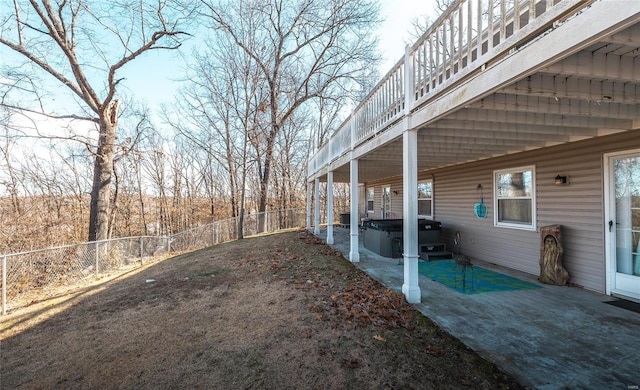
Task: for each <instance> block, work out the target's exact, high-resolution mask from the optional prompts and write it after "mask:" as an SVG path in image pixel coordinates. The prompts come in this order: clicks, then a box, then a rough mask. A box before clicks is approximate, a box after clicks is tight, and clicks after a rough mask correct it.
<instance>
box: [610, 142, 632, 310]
mask: <svg viewBox="0 0 640 390" xmlns="http://www.w3.org/2000/svg"><path fill="white" fill-rule="evenodd" d="M608 165H609V183H608V184H609V189H608V192H609V197H608V200H609V213H608V217H609V218H608V219H609V220H608V222H607V224H608V226H607V228H608V229H607V231H608V234H609V240H608V242H609V248H608V249H609V250H608V253H609V259H608V260H609V261H608V263H609V281H610V284H611V286H610V287H611V289H610V290H611V291H610V292H612V293H616V294H619V295H626V296H629V297H633V298H637V299H640V151H634V152H633V153H628V154H623V155H615V156H613V155H612V156H609V157H608Z"/></svg>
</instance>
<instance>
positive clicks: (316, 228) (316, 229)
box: [313, 177, 320, 236]
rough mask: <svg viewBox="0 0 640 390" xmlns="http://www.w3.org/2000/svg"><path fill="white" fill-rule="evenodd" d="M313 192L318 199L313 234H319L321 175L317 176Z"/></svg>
mask: <svg viewBox="0 0 640 390" xmlns="http://www.w3.org/2000/svg"><path fill="white" fill-rule="evenodd" d="M313 192H314V194H315V199H316V204H315V206H316V208H315V213H314V219H315V221H314V225H313V226H314V227H313V234H315V235H316V236H317V235H319V234H320V178H319V177H316V182H315V186H314V189H313Z"/></svg>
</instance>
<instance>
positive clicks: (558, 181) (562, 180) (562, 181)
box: [556, 175, 568, 186]
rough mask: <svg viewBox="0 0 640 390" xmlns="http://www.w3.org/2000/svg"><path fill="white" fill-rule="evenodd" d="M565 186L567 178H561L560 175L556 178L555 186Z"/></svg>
mask: <svg viewBox="0 0 640 390" xmlns="http://www.w3.org/2000/svg"><path fill="white" fill-rule="evenodd" d="M567 184H568V183H567V177H566V176H561V175H558V176H556V185H557V186H565V185H567Z"/></svg>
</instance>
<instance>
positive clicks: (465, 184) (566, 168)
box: [366, 130, 640, 293]
mask: <svg viewBox="0 0 640 390" xmlns="http://www.w3.org/2000/svg"><path fill="white" fill-rule="evenodd" d="M638 147H640V130H634V131H629V132H625V133H620V134H615V135H609V136H605V137H598V138H594V139H590V140H585V141H578V142H574V143H569V144H565V145H559V146H553V147H548V148H545V149H539V150H534V151H529V152H524V153H518V154H513V155H509V156H504V157H498V158H493V159H489V160H483V161H479V162H474V163H469V164H463V165H458V166H454V167H448V168H443V169H439V170H433V171H429V172H421V173H420V174H419V176H418V179H419V180H423V179H433V189H434V219H435V220H437V221H440V222H442V224H443V238H444V240H445V242H446V244H447V246H448V248H449V249H451V250H454V251H460V252H462V253H464V254H465V255H468V256H470V257H471V258H473V259H478V260H482V261H487V262H490V263H494V264H499V265H502V266H505V267H509V268H512V269H516V270H519V271H523V272H526V273H529V274H534V275H537V274H539V257H540V233H539V232H540V227H542V226H546V225H553V224H560V225H562V235H563V236H562V239H563V247H564V261H563V263H564V266H565V268H567V270H568V271H569V273H570V275H571V279H570V282H571V283H574V284H576V285H579V286H583V287H584V288H586V289H589V290H593V291H597V292H601V293H604V292H605V248H604V234H605V221H604V200H603V190H604V173H603V156H604V154H605V153H610V152H616V151H622V150H628V149H634V148H638ZM426 157H427V158H428V156H426ZM521 166H534V167H535V183H536V229H535V231H534V230H521V229H512V228H506V227H497V226H494V223H493V213H494V205H493V171H494V170H501V169H508V168H514V167H521ZM558 174H561V175H566V176H568V178H569V185H566V186H557V185H555V182H554V178H555V176H556V175H558ZM479 184H481V185H482V188H483V190H482V195H483V197H484V203H485V204H486V205H487V209H488V210H487V216H486V218H482V219H480V218H477V217H475V215H474V213H473V210H474V208H473V206H474V204H475V203H478V202H479V198H480V196H481V191H480V190H478V189H477V186H478V185H479ZM387 185H390V186H391V189H392V191H394V190H395V191H398V194H397V195H396V194H392V212H394V213H395V214H396V216H397V218H401V217H402V177H394V178H387V179H382V180H377V181H375V182H370V183H366V186H367V187H369V186H374V187H375V192H376V199H375V210H376V213H375V215H371V214H369V217H370V218H380V208H381V207H382V202H381V201H382V199H381V193H382V187H384V186H387ZM456 231H459V232H460V235H461V245H460V247H459V248H455V247H454V246H453V236H454V233H455V232H456Z"/></svg>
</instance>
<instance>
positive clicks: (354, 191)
mask: <svg viewBox="0 0 640 390" xmlns="http://www.w3.org/2000/svg"><path fill="white" fill-rule="evenodd" d="M350 168H351V179H350V182H351V210H350V212H351V216H350V218H351V221H350V225H351V226H350V230H351V234H350V236H351V242H350V247H351V249H350V251H349V260H350V261H351V262H352V263H357V262H359V261H360V249H359V247H358V246H359V242H358V225H359V221H358V160H357V159H355V158H352V159H351V166H350Z"/></svg>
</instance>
